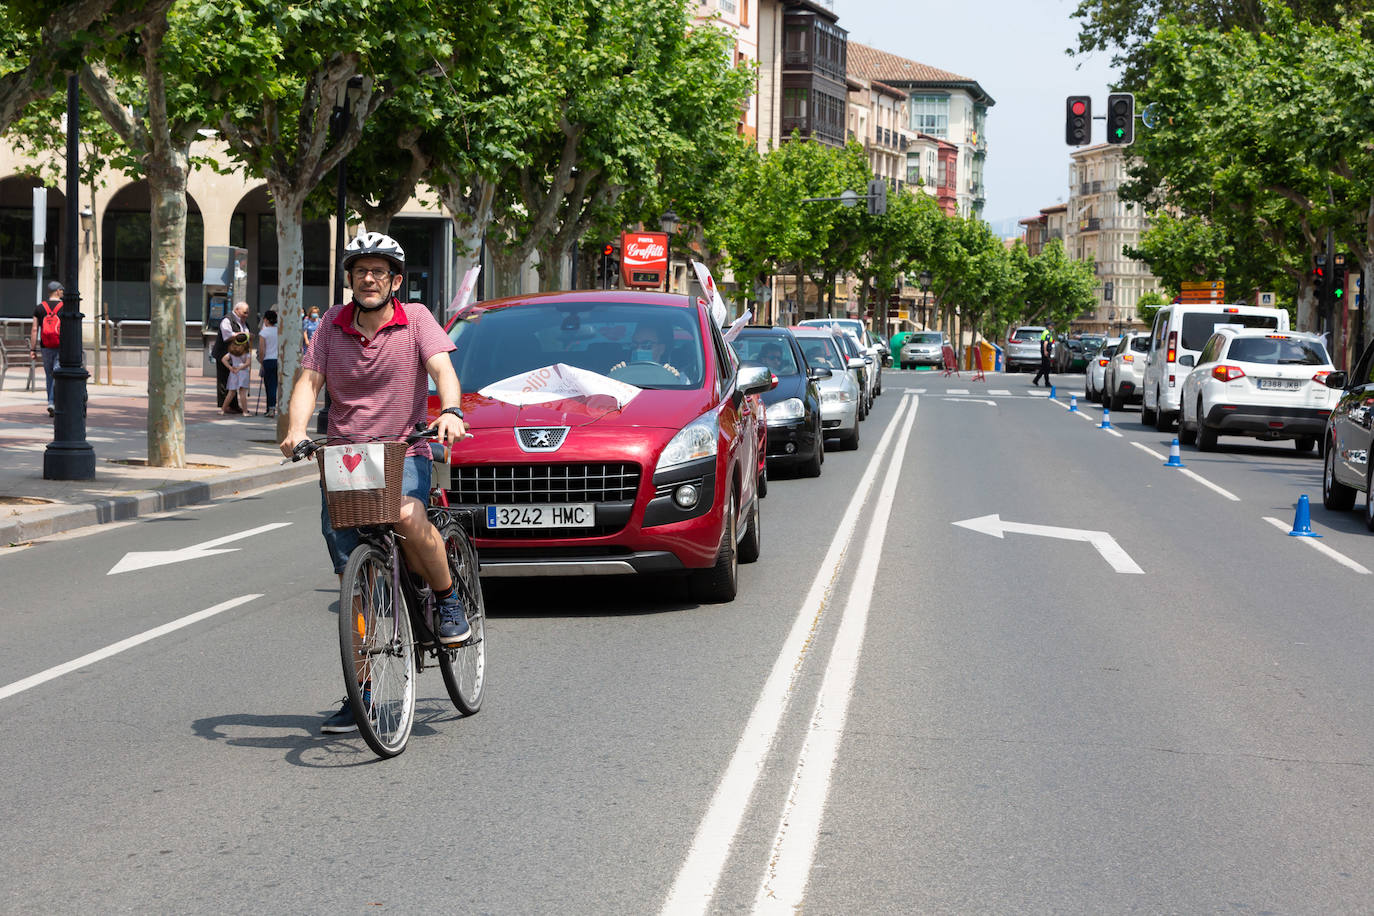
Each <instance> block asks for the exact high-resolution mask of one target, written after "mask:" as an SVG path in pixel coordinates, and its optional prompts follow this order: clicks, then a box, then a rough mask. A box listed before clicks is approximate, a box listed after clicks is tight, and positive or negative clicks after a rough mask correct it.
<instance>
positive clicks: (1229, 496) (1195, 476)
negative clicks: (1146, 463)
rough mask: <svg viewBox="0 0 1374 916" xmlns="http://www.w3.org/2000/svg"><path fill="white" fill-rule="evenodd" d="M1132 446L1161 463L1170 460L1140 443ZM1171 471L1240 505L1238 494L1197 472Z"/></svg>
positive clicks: (1180, 469)
mask: <svg viewBox="0 0 1374 916" xmlns="http://www.w3.org/2000/svg"><path fill="white" fill-rule="evenodd" d="M1131 444H1132V445H1134V446H1135V447H1136V448H1138V449H1140V450H1141V451H1142V452H1145V453H1147V454H1150V455H1154V456H1155V457H1156V458H1158V459H1160V460H1161V461H1167V460H1168V458H1167V456H1165V455H1161V454H1160V453H1159V452H1157V451H1155V450H1154V449H1152V448H1150V447H1149V446H1146V445H1141V444H1140V443H1139V442H1132V443H1131ZM1170 470H1177V471H1178V472H1179V473H1180V474H1182V475H1183V476H1185V477H1189V478H1192V479H1193V480H1196V481H1197V482H1198V483H1200V484H1202V485H1203V486H1204V487H1206V488H1207V489H1209V490H1211V491H1213V492H1215V493H1217V494H1218V495H1221V496H1224V497H1226V498H1227V499H1229V500H1231V502H1233V503H1238V502H1240V497H1239V496H1237V495H1236V494H1234V493H1232V492H1231V491H1230V490H1227V489H1226V488H1224V487H1219V486H1217V485H1216V484H1214V483H1212V482H1211V481H1210V480H1208V479H1207V478H1206V477H1203V476H1201V475H1199V474H1198V473H1197V472H1196V471H1190V470H1188V469H1187V468H1171V469H1170Z"/></svg>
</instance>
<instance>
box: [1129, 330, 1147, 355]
mask: <svg viewBox="0 0 1374 916" xmlns="http://www.w3.org/2000/svg"><path fill="white" fill-rule="evenodd" d="M1131 349H1132V350H1134V351H1135V352H1137V353H1149V352H1150V337H1149V335H1147V334H1142V335H1140V336H1139V337H1132V338H1131Z"/></svg>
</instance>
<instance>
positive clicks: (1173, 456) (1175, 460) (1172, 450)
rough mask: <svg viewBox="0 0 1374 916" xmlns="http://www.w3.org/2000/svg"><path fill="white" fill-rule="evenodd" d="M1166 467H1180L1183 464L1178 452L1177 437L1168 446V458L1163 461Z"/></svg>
mask: <svg viewBox="0 0 1374 916" xmlns="http://www.w3.org/2000/svg"><path fill="white" fill-rule="evenodd" d="M1164 466H1165V467H1166V468H1181V467H1183V466H1184V464H1183V459H1181V458H1180V457H1179V454H1178V439H1177V438H1175V439H1174V443H1173V445H1170V446H1169V460H1168V461H1166V462H1164Z"/></svg>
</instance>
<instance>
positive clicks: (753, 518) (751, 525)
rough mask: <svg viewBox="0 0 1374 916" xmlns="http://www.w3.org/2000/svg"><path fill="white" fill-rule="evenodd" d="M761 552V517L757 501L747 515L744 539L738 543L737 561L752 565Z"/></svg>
mask: <svg viewBox="0 0 1374 916" xmlns="http://www.w3.org/2000/svg"><path fill="white" fill-rule="evenodd" d="M762 550H763V515H762V513H761V511H760V508H759V501H758V500H757V499H756V500H754V509H753V511H751V512H750V513H749V521H748V522H747V523H746V525H745V528H744V537H743V538H741V539H740V542H739V561H740V562H741V563H753V562H754V561H755V560H757V559H758V558H759V553H760V552H762Z"/></svg>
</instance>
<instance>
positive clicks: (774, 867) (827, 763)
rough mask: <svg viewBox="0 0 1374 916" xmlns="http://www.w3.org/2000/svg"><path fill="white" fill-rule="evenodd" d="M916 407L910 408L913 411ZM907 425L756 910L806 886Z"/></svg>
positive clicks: (789, 902)
mask: <svg viewBox="0 0 1374 916" xmlns="http://www.w3.org/2000/svg"><path fill="white" fill-rule="evenodd" d="M915 413H916V412H915V410H913V411H912V419H914V418H915ZM913 425H914V424H913V423H910V422H908V423H906V424H904V425H903V427H902V432H901V434H900V436H899V437H898V439H897V448H896V450H895V451H894V452H893V456H892V461H891V462H889V463H888V466H887V474H886V475H885V476H884V477H883V485H882V486H881V487H880V488H879V489H878V494H877V500H876V505H875V507H874V511H873V514H872V517H871V519H870V523H869V527H868V532H867V534H866V535H865V536H864V540H863V547H862V549H861V550H860V553H859V561H858V566H857V567H856V571H855V575H854V582H853V584H852V585H851V586H850V588H849V596H848V599H847V600H846V602H845V606H844V612H843V614H842V615H841V617H840V623H839V627H838V628H837V630H836V633H835V644H834V646H833V647H831V650H830V661H829V662H828V663H827V664H826V666H825V675H824V677H823V678H822V680H821V689H820V693H819V694H818V695H817V697H816V706H815V709H814V710H813V711H812V713H811V723H810V725H809V727H808V728H807V732H806V737H805V739H804V740H803V742H802V749H801V755H800V757H799V759H798V761H797V768H796V770H795V772H794V773H793V776H792V788H791V791H790V792H789V793H788V798H787V802H786V804H785V805H784V806H783V811H782V817H781V818H780V819H779V822H778V830H777V833H776V834H775V835H774V837H773V845H772V853H771V856H770V858H769V863H768V867H767V869H766V871H765V872H764V876H763V881H762V882H761V883H760V884H759V890H758V894H757V896H756V897H755V898H754V912H755V913H795V912H797V911H799V910H800V908H801V905H802V900H803V896H804V895H805V893H806V884H807V881H808V880H809V879H810V875H811V866H812V864H813V862H814V861H815V856H816V843H817V841H818V840H819V839H820V832H821V824H822V822H823V820H824V817H825V805H826V801H827V799H828V797H829V795H830V783H831V779H832V778H833V776H834V772H835V763H836V761H837V760H838V759H839V752H840V743H841V742H842V741H843V739H844V728H845V722H846V721H847V719H848V717H849V706H850V703H851V701H852V700H853V696H854V680H855V678H856V677H857V675H858V670H859V656H860V655H861V654H862V652H863V645H864V635H865V633H866V632H867V628H868V613H869V610H870V609H871V607H872V602H873V590H874V588H875V587H876V585H877V581H878V566H879V563H880V561H881V559H882V552H883V542H884V541H885V540H886V538H887V526H888V522H889V520H890V519H891V517H892V506H893V503H894V502H895V499H896V494H897V489H898V483H899V481H900V478H901V473H902V460H903V458H904V456H905V454H906V449H907V444H908V442H909V441H910V439H911V430H912V427H913Z"/></svg>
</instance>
